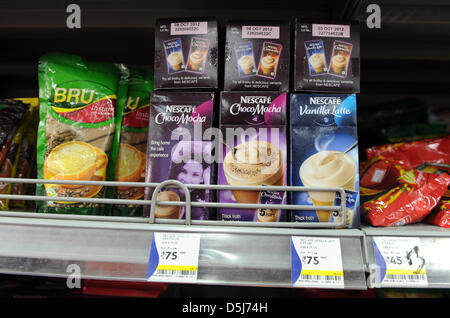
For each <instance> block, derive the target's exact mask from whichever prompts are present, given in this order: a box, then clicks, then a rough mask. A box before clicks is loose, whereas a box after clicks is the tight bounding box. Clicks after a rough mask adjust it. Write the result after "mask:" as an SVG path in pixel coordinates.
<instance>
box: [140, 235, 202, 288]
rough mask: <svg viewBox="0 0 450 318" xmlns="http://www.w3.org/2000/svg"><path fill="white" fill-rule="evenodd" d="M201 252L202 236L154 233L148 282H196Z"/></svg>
mask: <svg viewBox="0 0 450 318" xmlns="http://www.w3.org/2000/svg"><path fill="white" fill-rule="evenodd" d="M199 250H200V234H191V233H154V234H153V242H152V247H151V249H150V258H149V265H148V272H147V280H149V281H164V282H193V281H196V280H197V272H198V256H199Z"/></svg>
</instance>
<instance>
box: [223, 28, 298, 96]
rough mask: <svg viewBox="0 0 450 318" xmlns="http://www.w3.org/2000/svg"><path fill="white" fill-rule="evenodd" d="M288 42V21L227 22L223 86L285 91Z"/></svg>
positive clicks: (226, 88) (287, 75)
mask: <svg viewBox="0 0 450 318" xmlns="http://www.w3.org/2000/svg"><path fill="white" fill-rule="evenodd" d="M289 46H290V25H289V23H288V22H281V21H273V22H267V21H265V22H258V21H252V22H250V21H248V22H246V21H233V22H229V23H228V24H227V28H226V43H225V79H224V90H225V91H245V90H250V91H287V90H288V89H289V56H290V53H289V52H290V47H289Z"/></svg>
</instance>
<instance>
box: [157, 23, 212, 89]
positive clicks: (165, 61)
mask: <svg viewBox="0 0 450 318" xmlns="http://www.w3.org/2000/svg"><path fill="white" fill-rule="evenodd" d="M217 29H218V26H217V20H216V19H212V18H183V19H181V18H180V19H158V20H157V21H156V26H155V64H154V74H155V89H180V88H182V89H183V88H204V89H216V88H217V87H218V83H217V78H218V76H217V72H218V31H217Z"/></svg>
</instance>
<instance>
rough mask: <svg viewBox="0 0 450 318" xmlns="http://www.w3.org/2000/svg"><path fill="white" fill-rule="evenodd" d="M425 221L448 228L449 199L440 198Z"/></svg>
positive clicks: (449, 225)
mask: <svg viewBox="0 0 450 318" xmlns="http://www.w3.org/2000/svg"><path fill="white" fill-rule="evenodd" d="M426 222H427V223H430V224H434V225H439V226H440V227H445V228H450V200H442V201H441V202H439V204H438V205H437V206H436V208H434V210H433V212H431V214H430V215H429V216H428V218H427V219H426Z"/></svg>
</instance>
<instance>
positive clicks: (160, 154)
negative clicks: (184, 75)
mask: <svg viewBox="0 0 450 318" xmlns="http://www.w3.org/2000/svg"><path fill="white" fill-rule="evenodd" d="M214 97H215V96H214V93H207V92H185V91H153V92H152V95H151V100H150V117H149V133H148V141H147V167H146V176H145V181H146V182H156V183H159V182H163V181H166V180H177V181H180V182H181V183H183V184H211V183H213V180H214V171H213V160H214V159H213V157H212V142H211V139H210V138H209V139H208V138H206V137H205V138H204V135H205V134H204V132H205V131H206V130H208V129H211V127H212V125H213V119H214V118H213V110H214V100H215V98H214ZM153 190H154V188H146V190H145V199H146V200H151V198H152V194H153ZM165 191H169V192H167V193H170V194H171V196H169V198H170V199H167V198H166V199H164V200H163V199H161V201H166V200H168V201H185V194H184V192H183V191H181V189H176V188H170V189H161V191H160V193H161V192H165ZM170 191H171V192H170ZM174 193H175V194H174ZM212 195H213V191H209V190H203V189H200V190H199V189H191V191H190V197H191V202H209V201H212V199H211V198H212ZM173 196H175V198H174V197H173ZM166 212H167V213H168V214H167V215H169V214H170V216H167V215H166V216H158V215H156V217H161V218H180V219H182V218H185V208H184V207H181V208H180V209H179V210H177V211H176V213H169V212H168V211H166ZM149 215H150V207H149V206H145V207H144V216H149ZM191 218H192V219H193V220H208V219H211V211H210V210H209V209H208V208H204V207H192V208H191Z"/></svg>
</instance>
